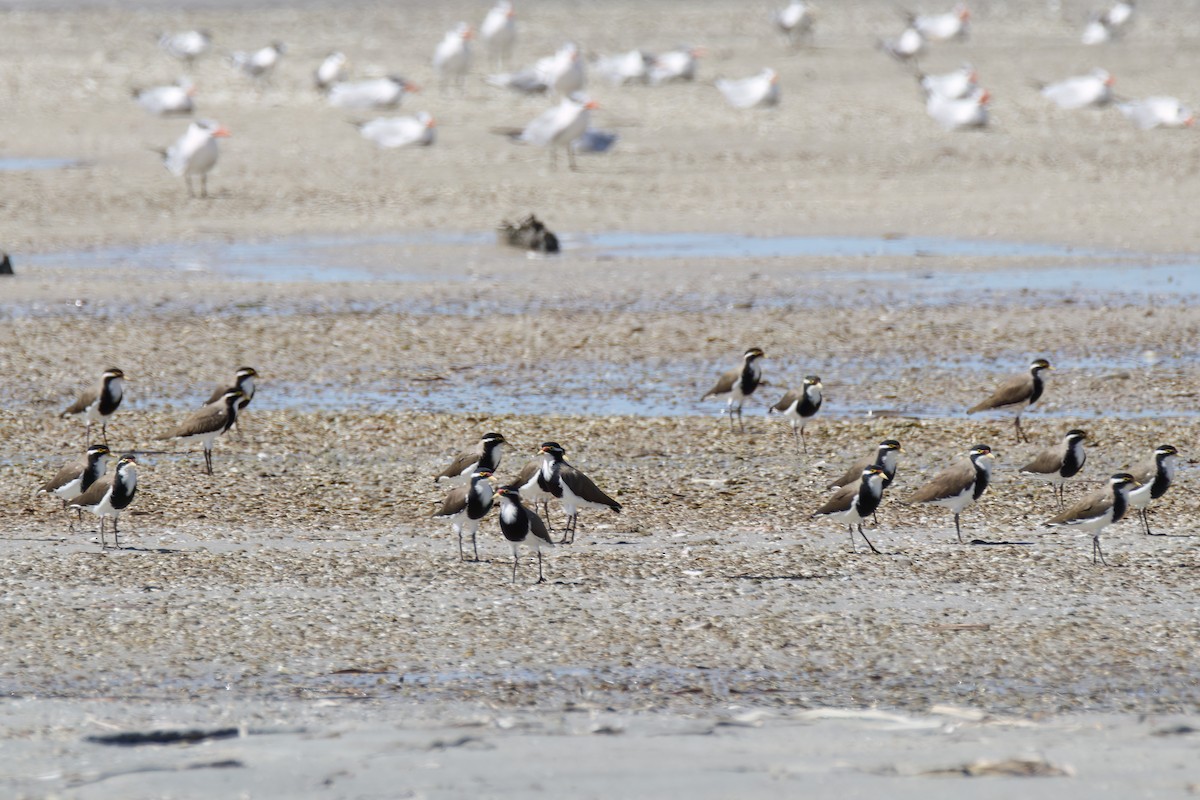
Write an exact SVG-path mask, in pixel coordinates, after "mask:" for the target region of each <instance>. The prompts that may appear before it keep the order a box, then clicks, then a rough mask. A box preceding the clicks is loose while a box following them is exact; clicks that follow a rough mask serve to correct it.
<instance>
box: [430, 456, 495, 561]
mask: <svg viewBox="0 0 1200 800" xmlns="http://www.w3.org/2000/svg"><path fill="white" fill-rule="evenodd" d="M491 477H492V473H491V472H490V471H488V470H478V471H476V472H474V473H472V474H471V482H470V483H469V484H467V485H465V486H457V487H455V488H454V489H452V490H451V491H450V494H448V495H446V499H445V501H444V502H443V503H442V508H441V510H440V511H435V512H434V514H433V516H434V517H438V518H442V519H449V520H450V526H451V527H452V528H453V529H454V531H455V533H457V534H458V559H459V561H466V560H467V556H466V553H465V552H464V551H463V529H464V528H469V529H470V532H471V551H472V552H473V553H474V555H475V558H474V560H475V561H478V560H479V545H478V543H477V542H476V541H475V537H476V535H477V534H478V533H479V523H480V522H481V521H482V520H483V518H484V517H486V516H487V513H488V512H489V511H491V510H492V503H493V502H495V492H493V490H492V483H491V481H490V480H489V479H490V478H491Z"/></svg>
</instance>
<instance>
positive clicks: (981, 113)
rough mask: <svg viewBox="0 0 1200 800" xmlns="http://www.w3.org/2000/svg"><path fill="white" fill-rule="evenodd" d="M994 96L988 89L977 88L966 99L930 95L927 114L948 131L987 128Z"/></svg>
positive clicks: (926, 106)
mask: <svg viewBox="0 0 1200 800" xmlns="http://www.w3.org/2000/svg"><path fill="white" fill-rule="evenodd" d="M991 99H992V96H991V94H990V93H989V92H988V90H987V89H983V88H980V87H978V86H977V87H975V89H974V91H972V92H971V93H970V94H969V95H967V96H966V97H962V98H958V99H956V100H951V99H948V98H945V97H942V96H941V95H940V94H930V95H929V97H928V98H927V99H926V101H925V113H927V114H929V116H930V117H932V118H933V119H934V120H935V121H936V122H937V123H938V124H939V125H941V126H942V127H943V128H945V129H946V130H948V131H956V130H964V129H968V128H985V127H987V124H988V107H987V104H988V103H989V102H990V101H991Z"/></svg>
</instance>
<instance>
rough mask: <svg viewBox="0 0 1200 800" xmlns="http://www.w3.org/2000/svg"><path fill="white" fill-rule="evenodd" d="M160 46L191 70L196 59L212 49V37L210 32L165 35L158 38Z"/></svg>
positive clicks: (182, 32) (181, 32) (183, 32)
mask: <svg viewBox="0 0 1200 800" xmlns="http://www.w3.org/2000/svg"><path fill="white" fill-rule="evenodd" d="M158 46H159V47H161V48H162V49H163V51H164V52H165V53H166V54H167V55H169V56H171V58H178V59H179V60H180V61H182V62H184V63H185V64H187V65H188V69H191V68H192V65H193V64H194V63H195V61H196V59H197V58H199V57H200V56H202V55H204V54H205V53H207V52H208V51H209V48H211V47H212V35H211V34H209V32H208V31H180V32H179V33H164V34H162V35H161V36H159V37H158Z"/></svg>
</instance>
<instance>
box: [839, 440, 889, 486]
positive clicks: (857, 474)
mask: <svg viewBox="0 0 1200 800" xmlns="http://www.w3.org/2000/svg"><path fill="white" fill-rule="evenodd" d="M903 452H904V448H903V447H901V446H900V442H898V441H897V440H895V439H884V440H883V441H882V442H880V443H879V446H878V447H876V448H875V452H874V453H871V454H870V455H865V456H863V457H862V458H860V459H859V460H858V461H855V462H854V463H853V464H851V465H850V467H849V468H848V469H847V470H846V471H845V472H843V473H842V476H841V477H840V478H838V479H837V480H836V481H834V482H832V483H830V484H829V485H828V486H826V487H825V488H826V489H837V488H839V487H841V486H849V485H850V484H852V483H857V482H858V481H859V479H861V478H862V471H863V470H864V469H866V468H867V467H870V466H876V467H879V468H880V469H882V470H883V488H885V489H886V488H887V487H888V485H889V484H890V483H891V482H892V479H893V478H895V477H896V467H897V466H898V465H899V463H900V454H901V453H903Z"/></svg>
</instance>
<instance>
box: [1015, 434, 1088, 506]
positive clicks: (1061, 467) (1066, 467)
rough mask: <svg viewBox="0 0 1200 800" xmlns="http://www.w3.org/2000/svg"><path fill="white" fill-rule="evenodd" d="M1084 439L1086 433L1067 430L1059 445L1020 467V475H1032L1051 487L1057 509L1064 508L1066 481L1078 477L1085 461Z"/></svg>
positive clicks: (1044, 451)
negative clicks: (1047, 482)
mask: <svg viewBox="0 0 1200 800" xmlns="http://www.w3.org/2000/svg"><path fill="white" fill-rule="evenodd" d="M1085 439H1087V433H1085V432H1084V431H1081V430H1079V429H1078V428H1075V429H1073V430H1069V431H1067V435H1066V436H1064V437H1063V440H1062V442H1061V443H1060V444H1058V445H1057V446H1055V447H1050V448H1048V449H1046V450H1043V451H1042V452H1041V453H1039V454H1038V456H1037V458H1035V459H1033V461H1030V462H1029V463H1028V464H1026V465H1025V466H1023V467H1021V474H1022V475H1032V476H1033V477H1035V478H1041V479H1042V480H1045V481H1049V482H1050V483H1051V484H1052V485H1053V487H1054V499H1055V500H1057V501H1058V507H1059V508H1064V507H1065V506H1066V502H1065V492H1066V482H1067V479H1068V478H1074V477H1075V476H1076V475H1078V474H1079V471H1080V470H1082V469H1083V465H1084V463H1085V462H1086V461H1087V452H1085V451H1084V449H1083V444H1084V440H1085Z"/></svg>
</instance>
